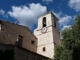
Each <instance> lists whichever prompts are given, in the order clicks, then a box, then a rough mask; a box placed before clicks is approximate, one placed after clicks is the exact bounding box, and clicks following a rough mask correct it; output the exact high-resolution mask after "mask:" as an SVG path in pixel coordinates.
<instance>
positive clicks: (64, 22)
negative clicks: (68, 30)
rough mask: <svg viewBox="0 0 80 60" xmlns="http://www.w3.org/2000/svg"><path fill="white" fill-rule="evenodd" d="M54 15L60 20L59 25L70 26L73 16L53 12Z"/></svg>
mask: <svg viewBox="0 0 80 60" xmlns="http://www.w3.org/2000/svg"><path fill="white" fill-rule="evenodd" d="M53 13H54V15H56V17H57V18H58V19H59V21H58V23H59V25H60V27H61V26H65V25H68V24H69V23H70V21H71V20H72V19H73V18H72V16H69V15H66V14H63V13H62V12H59V13H55V12H53Z"/></svg>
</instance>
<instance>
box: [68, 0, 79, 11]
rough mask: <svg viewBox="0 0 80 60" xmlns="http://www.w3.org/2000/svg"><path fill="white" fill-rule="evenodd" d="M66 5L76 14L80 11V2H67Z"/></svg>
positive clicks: (73, 0)
mask: <svg viewBox="0 0 80 60" xmlns="http://www.w3.org/2000/svg"><path fill="white" fill-rule="evenodd" d="M68 5H69V6H70V7H71V8H73V9H75V10H76V11H77V12H78V11H80V0H69V3H68Z"/></svg>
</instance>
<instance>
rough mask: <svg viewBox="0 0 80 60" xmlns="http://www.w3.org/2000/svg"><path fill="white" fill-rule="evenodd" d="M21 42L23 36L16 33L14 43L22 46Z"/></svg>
mask: <svg viewBox="0 0 80 60" xmlns="http://www.w3.org/2000/svg"><path fill="white" fill-rule="evenodd" d="M22 42H23V36H21V35H18V38H17V41H16V44H17V45H18V46H22Z"/></svg>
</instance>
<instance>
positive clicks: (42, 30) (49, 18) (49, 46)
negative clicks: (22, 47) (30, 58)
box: [34, 12, 60, 58]
mask: <svg viewBox="0 0 80 60" xmlns="http://www.w3.org/2000/svg"><path fill="white" fill-rule="evenodd" d="M34 35H35V36H36V37H37V38H38V41H37V42H38V44H37V53H38V54H41V55H43V56H46V57H49V58H54V48H55V46H57V45H60V33H59V31H58V19H57V18H56V17H55V15H54V14H53V13H52V12H48V13H46V14H45V15H43V16H41V17H39V19H38V27H37V28H36V29H35V30H34Z"/></svg>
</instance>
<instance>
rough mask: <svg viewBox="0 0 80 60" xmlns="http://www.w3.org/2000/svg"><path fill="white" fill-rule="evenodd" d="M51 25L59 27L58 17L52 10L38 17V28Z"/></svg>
mask: <svg viewBox="0 0 80 60" xmlns="http://www.w3.org/2000/svg"><path fill="white" fill-rule="evenodd" d="M49 26H54V27H56V28H58V19H57V18H56V17H55V15H54V14H53V13H52V12H47V13H46V14H44V15H42V16H40V17H39V19H38V29H42V28H43V27H49Z"/></svg>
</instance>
